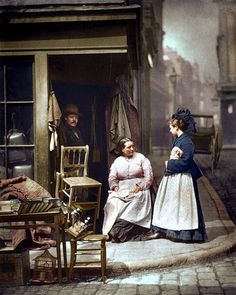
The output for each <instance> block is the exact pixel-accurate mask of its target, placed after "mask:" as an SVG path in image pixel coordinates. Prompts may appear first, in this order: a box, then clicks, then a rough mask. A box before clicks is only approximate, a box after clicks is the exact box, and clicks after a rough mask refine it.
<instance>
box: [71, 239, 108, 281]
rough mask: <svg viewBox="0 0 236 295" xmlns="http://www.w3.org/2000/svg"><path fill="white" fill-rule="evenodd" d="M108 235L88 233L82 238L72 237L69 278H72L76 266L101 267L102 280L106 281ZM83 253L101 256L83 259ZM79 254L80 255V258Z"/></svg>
mask: <svg viewBox="0 0 236 295" xmlns="http://www.w3.org/2000/svg"><path fill="white" fill-rule="evenodd" d="M106 239H107V236H106V235H102V234H88V235H86V236H85V237H83V238H82V239H75V238H72V239H71V240H70V246H71V258H70V269H69V279H70V280H72V278H73V272H74V269H75V268H99V267H100V268H101V275H102V281H103V282H104V283H105V276H106ZM82 255H85V256H89V255H94V256H99V258H98V259H96V260H95V259H91V260H90V259H86V260H85V259H82V260H80V258H81V257H82ZM77 256H80V257H79V258H78V260H77V259H76V258H77Z"/></svg>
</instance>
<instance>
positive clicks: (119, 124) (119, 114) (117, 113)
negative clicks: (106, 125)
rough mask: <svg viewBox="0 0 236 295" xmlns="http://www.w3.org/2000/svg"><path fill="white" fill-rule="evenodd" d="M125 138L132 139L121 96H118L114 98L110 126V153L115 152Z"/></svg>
mask: <svg viewBox="0 0 236 295" xmlns="http://www.w3.org/2000/svg"><path fill="white" fill-rule="evenodd" d="M123 137H128V138H131V132H130V128H129V122H128V118H127V115H126V111H125V107H124V104H123V101H122V99H121V95H120V94H117V95H116V96H115V97H114V98H113V105H112V112H111V126H110V142H109V149H110V151H115V150H116V146H117V144H118V142H119V140H120V139H121V138H123Z"/></svg>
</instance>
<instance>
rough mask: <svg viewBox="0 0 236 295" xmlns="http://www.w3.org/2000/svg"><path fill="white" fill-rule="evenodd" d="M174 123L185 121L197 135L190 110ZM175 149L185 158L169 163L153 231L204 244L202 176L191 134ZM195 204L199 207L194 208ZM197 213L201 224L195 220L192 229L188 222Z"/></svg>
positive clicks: (178, 115)
mask: <svg viewBox="0 0 236 295" xmlns="http://www.w3.org/2000/svg"><path fill="white" fill-rule="evenodd" d="M172 119H176V120H182V121H184V123H185V124H186V126H187V130H186V131H192V132H194V131H196V129H195V122H194V121H193V118H192V116H191V113H190V112H189V110H187V109H178V110H177V112H176V113H175V114H174V115H173V116H172ZM173 147H178V148H180V149H181V150H182V151H183V155H182V156H181V158H179V159H169V160H168V163H167V167H166V169H165V173H164V176H163V179H162V181H161V183H160V186H159V188H158V192H157V197H156V200H155V204H154V210H153V219H152V227H153V229H155V230H157V231H158V232H160V234H161V235H163V236H165V237H166V238H170V239H173V240H180V241H186V242H187V241H188V242H203V241H206V240H207V235H206V230H205V223H204V218H203V213H202V209H201V204H200V199H199V193H198V186H197V179H198V178H199V177H201V176H202V173H201V171H200V169H199V168H198V166H197V165H196V163H195V162H194V159H193V157H194V150H195V146H194V144H193V142H192V140H191V139H190V137H189V136H188V135H187V133H186V132H183V133H182V134H181V135H180V136H178V137H177V138H175V139H174V141H173V143H172V148H173ZM188 198H189V199H188ZM191 198H192V200H190V199H191ZM193 203H195V207H194V206H191V204H193ZM189 204H190V205H189ZM193 205H194V204H193ZM194 208H195V209H194ZM184 210H186V211H185V214H183V212H184ZM194 210H195V212H192V211H194ZM194 213H195V217H196V215H197V223H196V222H195V221H196V218H195V221H194V222H193V223H192V226H191V222H190V221H189V220H187V219H188V218H190V219H191V218H192V216H194ZM183 215H184V216H183ZM181 218H182V219H185V220H181Z"/></svg>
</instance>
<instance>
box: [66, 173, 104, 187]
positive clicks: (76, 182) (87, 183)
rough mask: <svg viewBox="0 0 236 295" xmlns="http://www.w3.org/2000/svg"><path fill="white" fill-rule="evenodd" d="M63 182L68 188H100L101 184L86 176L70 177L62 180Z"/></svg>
mask: <svg viewBox="0 0 236 295" xmlns="http://www.w3.org/2000/svg"><path fill="white" fill-rule="evenodd" d="M63 181H64V182H65V183H66V184H67V185H68V186H69V187H73V188H74V187H81V188H82V187H93V186H102V184H101V182H99V181H97V180H95V179H93V178H90V177H87V176H72V177H66V178H63Z"/></svg>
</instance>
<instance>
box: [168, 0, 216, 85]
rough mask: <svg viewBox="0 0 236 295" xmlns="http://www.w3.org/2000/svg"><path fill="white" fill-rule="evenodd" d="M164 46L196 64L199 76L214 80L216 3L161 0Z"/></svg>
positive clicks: (198, 0)
mask: <svg viewBox="0 0 236 295" xmlns="http://www.w3.org/2000/svg"><path fill="white" fill-rule="evenodd" d="M163 26H164V31H165V35H164V42H163V46H164V47H167V46H168V47H171V48H173V49H175V50H176V51H177V52H178V53H179V54H180V55H181V56H182V57H183V58H184V59H186V60H188V61H189V62H191V63H194V62H197V63H198V65H199V71H200V77H201V78H202V79H203V78H204V76H211V77H213V78H214V79H215V80H216V81H218V76H219V70H218V61H217V55H216V37H217V34H218V7H217V4H216V3H213V0H165V1H164V10H163Z"/></svg>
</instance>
